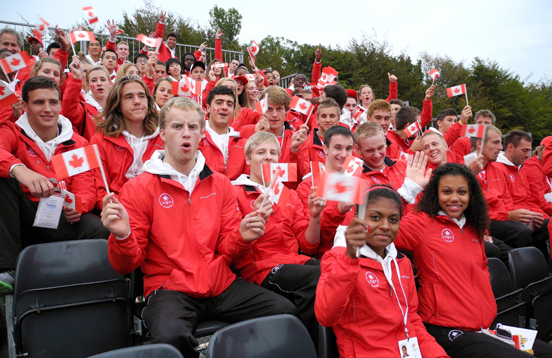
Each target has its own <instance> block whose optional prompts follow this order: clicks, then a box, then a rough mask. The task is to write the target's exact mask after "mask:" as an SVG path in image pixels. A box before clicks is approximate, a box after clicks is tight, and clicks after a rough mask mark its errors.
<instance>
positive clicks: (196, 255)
mask: <svg viewBox="0 0 552 358" xmlns="http://www.w3.org/2000/svg"><path fill="white" fill-rule="evenodd" d="M157 153H158V154H155V155H154V156H153V157H152V159H151V160H150V161H148V162H147V163H146V172H145V173H143V174H141V175H139V176H138V177H136V178H134V179H133V180H130V181H129V182H128V183H127V184H126V185H125V186H124V187H123V188H122V190H121V192H120V194H119V201H120V202H121V203H122V204H123V206H124V207H125V209H126V210H127V212H128V215H129V218H130V228H131V231H130V235H129V236H128V237H127V238H124V239H122V240H120V239H117V238H115V236H114V235H111V236H110V237H109V240H108V247H109V251H108V252H109V261H110V262H111V265H112V266H113V267H114V268H115V270H116V271H117V272H119V273H120V274H129V273H130V272H132V271H134V270H135V269H136V268H138V267H139V266H141V267H142V272H143V273H144V293H145V295H146V296H147V295H148V294H150V293H151V292H152V291H153V290H157V289H160V288H163V289H168V290H174V291H179V292H182V293H184V294H186V295H188V296H191V297H196V298H210V297H215V296H218V295H220V294H221V293H222V292H224V290H226V288H228V286H230V284H231V283H232V282H233V281H234V280H235V279H236V275H235V274H234V273H233V272H232V271H231V270H230V264H231V263H232V262H237V261H239V260H240V259H242V257H243V256H245V255H246V254H247V253H248V252H249V250H250V247H251V243H250V242H247V241H245V240H244V239H243V238H242V236H241V234H240V232H239V226H240V223H241V220H242V215H241V213H240V211H239V208H238V207H237V203H236V197H235V196H234V193H233V189H232V184H230V180H228V178H226V177H225V176H224V175H222V174H219V173H216V172H212V171H211V170H210V169H209V167H208V166H207V165H205V164H204V163H205V162H204V160H203V156H202V155H201V152H197V156H198V158H197V162H196V166H195V167H194V170H197V171H198V177H197V182H196V183H195V186H194V187H193V190H192V192H191V193H190V192H189V191H188V190H186V189H184V186H183V184H182V183H181V182H180V181H177V180H175V179H171V177H175V178H177V179H178V178H180V179H182V180H186V178H181V177H183V175H182V174H180V175H179V173H177V172H176V171H174V170H173V171H172V172H171V171H168V170H166V169H164V162H163V157H164V152H162V151H160V152H157ZM194 170H192V172H193V171H194ZM190 175H192V173H190ZM175 218H178V220H180V221H181V222H180V223H179V224H178V225H175Z"/></svg>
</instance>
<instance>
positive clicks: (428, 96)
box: [424, 85, 435, 101]
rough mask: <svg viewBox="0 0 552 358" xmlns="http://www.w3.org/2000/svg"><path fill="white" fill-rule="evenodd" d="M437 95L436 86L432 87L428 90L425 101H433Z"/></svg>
mask: <svg viewBox="0 0 552 358" xmlns="http://www.w3.org/2000/svg"><path fill="white" fill-rule="evenodd" d="M434 94H435V85H431V86H430V87H429V88H428V89H427V90H426V93H425V98H424V99H425V100H426V101H429V100H430V99H431V97H433V95H434Z"/></svg>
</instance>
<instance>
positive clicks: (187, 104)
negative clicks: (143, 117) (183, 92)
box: [159, 97, 205, 130]
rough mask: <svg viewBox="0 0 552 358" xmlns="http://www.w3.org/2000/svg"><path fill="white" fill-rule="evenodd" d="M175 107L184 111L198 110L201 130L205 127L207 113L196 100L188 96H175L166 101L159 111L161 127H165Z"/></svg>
mask: <svg viewBox="0 0 552 358" xmlns="http://www.w3.org/2000/svg"><path fill="white" fill-rule="evenodd" d="M173 107H174V108H176V109H182V110H184V111H196V112H197V115H198V116H199V127H200V128H201V130H204V129H205V113H204V112H203V110H202V109H201V107H200V105H199V104H198V103H197V102H196V101H194V100H193V99H191V98H187V97H173V98H171V99H170V100H168V101H167V103H165V105H164V106H163V108H161V112H160V113H159V128H161V129H165V124H166V122H167V116H168V115H169V112H170V111H171V109H172V108H173Z"/></svg>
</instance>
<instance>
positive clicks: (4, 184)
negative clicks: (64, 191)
mask: <svg viewBox="0 0 552 358" xmlns="http://www.w3.org/2000/svg"><path fill="white" fill-rule="evenodd" d="M91 190H92V189H91ZM37 207H38V203H35V202H33V201H32V200H30V199H29V198H27V196H26V195H25V193H23V190H22V189H21V185H20V184H19V182H18V181H17V180H15V179H9V178H0V270H4V269H13V268H15V263H16V260H17V255H19V253H20V252H21V250H22V249H23V248H25V247H27V246H30V245H35V244H42V243H47V242H55V241H66V240H84V239H107V238H108V237H109V230H107V229H106V228H105V227H104V226H103V225H102V221H101V219H100V218H99V217H98V216H97V215H94V214H91V213H88V214H84V215H82V216H81V219H80V221H79V222H78V223H75V224H71V223H69V222H67V220H65V215H63V213H62V214H61V218H60V220H59V225H58V228H57V229H45V228H39V227H33V223H34V219H35V216H36V209H37Z"/></svg>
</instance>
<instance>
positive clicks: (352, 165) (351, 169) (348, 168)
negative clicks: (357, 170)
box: [347, 163, 355, 173]
mask: <svg viewBox="0 0 552 358" xmlns="http://www.w3.org/2000/svg"><path fill="white" fill-rule="evenodd" d="M354 167H355V165H354V163H352V164H351V165H349V166H348V167H347V173H351V172H353V171H354Z"/></svg>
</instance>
